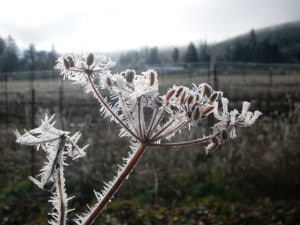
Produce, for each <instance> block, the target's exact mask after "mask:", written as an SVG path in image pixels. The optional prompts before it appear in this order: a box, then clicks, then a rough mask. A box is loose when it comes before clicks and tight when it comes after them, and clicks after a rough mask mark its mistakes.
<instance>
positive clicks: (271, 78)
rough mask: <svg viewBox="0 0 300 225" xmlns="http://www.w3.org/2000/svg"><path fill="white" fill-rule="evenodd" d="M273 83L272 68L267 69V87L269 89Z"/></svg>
mask: <svg viewBox="0 0 300 225" xmlns="http://www.w3.org/2000/svg"><path fill="white" fill-rule="evenodd" d="M272 83H273V67H271V68H269V86H270V87H271V86H272Z"/></svg>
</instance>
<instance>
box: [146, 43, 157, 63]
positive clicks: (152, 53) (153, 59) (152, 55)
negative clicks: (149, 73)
mask: <svg viewBox="0 0 300 225" xmlns="http://www.w3.org/2000/svg"><path fill="white" fill-rule="evenodd" d="M159 63H160V60H159V54H158V49H157V47H154V48H150V50H149V54H148V57H147V64H149V65H156V64H159Z"/></svg>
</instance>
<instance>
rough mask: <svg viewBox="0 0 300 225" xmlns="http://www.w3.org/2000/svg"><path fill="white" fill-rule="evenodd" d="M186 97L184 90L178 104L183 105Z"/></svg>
mask: <svg viewBox="0 0 300 225" xmlns="http://www.w3.org/2000/svg"><path fill="white" fill-rule="evenodd" d="M185 97H186V91H185V90H184V91H183V92H182V95H181V98H180V104H181V105H183V104H184V101H185Z"/></svg>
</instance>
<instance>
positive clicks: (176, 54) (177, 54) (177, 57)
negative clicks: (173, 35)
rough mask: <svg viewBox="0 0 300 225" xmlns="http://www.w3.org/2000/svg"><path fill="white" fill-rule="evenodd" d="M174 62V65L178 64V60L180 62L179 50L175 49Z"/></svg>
mask: <svg viewBox="0 0 300 225" xmlns="http://www.w3.org/2000/svg"><path fill="white" fill-rule="evenodd" d="M172 60H173V62H174V63H178V60H179V49H178V48H174V50H173V52H172Z"/></svg>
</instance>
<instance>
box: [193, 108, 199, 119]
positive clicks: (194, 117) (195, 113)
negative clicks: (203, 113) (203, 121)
mask: <svg viewBox="0 0 300 225" xmlns="http://www.w3.org/2000/svg"><path fill="white" fill-rule="evenodd" d="M192 116H193V120H198V119H199V118H200V109H199V107H196V108H195V109H194V110H193V115H192Z"/></svg>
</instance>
